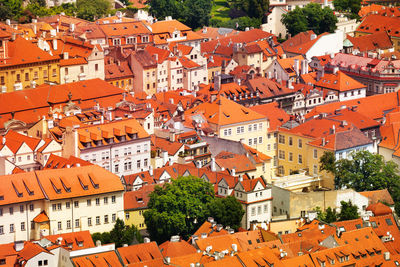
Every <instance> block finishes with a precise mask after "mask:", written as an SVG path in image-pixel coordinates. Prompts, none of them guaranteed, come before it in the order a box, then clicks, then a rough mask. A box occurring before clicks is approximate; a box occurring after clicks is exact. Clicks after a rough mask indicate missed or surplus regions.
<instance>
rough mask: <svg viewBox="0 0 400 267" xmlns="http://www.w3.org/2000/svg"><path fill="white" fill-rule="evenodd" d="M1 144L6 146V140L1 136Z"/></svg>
mask: <svg viewBox="0 0 400 267" xmlns="http://www.w3.org/2000/svg"><path fill="white" fill-rule="evenodd" d="M1 143H2V144H3V145H5V144H6V138H5V137H4V136H3V138H2V139H1Z"/></svg>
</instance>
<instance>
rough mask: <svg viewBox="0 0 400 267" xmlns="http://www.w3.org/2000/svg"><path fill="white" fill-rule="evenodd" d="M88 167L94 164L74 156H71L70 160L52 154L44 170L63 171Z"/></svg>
mask: <svg viewBox="0 0 400 267" xmlns="http://www.w3.org/2000/svg"><path fill="white" fill-rule="evenodd" d="M87 165H93V164H92V163H90V162H88V161H85V160H83V159H81V158H77V157H74V156H70V157H69V158H63V157H60V156H57V155H55V154H51V155H50V157H49V159H48V160H47V162H46V166H44V168H43V169H62V168H68V167H78V166H87Z"/></svg>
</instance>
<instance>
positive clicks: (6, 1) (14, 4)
mask: <svg viewBox="0 0 400 267" xmlns="http://www.w3.org/2000/svg"><path fill="white" fill-rule="evenodd" d="M22 2H23V0H2V1H0V7H1V8H0V9H1V10H2V11H1V12H2V13H4V12H5V11H8V12H9V13H8V14H5V16H4V17H3V16H2V17H1V19H7V18H10V19H11V18H13V19H18V18H19V17H20V16H21V14H22Z"/></svg>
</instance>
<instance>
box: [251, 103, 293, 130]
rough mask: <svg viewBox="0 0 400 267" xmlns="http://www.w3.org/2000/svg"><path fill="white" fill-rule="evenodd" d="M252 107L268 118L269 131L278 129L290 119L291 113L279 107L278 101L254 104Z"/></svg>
mask: <svg viewBox="0 0 400 267" xmlns="http://www.w3.org/2000/svg"><path fill="white" fill-rule="evenodd" d="M250 109H251V110H254V111H255V112H258V113H260V114H262V115H264V116H265V117H267V118H268V121H269V131H276V130H277V129H278V128H279V127H281V126H282V125H283V124H285V123H286V122H287V121H289V119H290V116H289V114H287V113H286V112H285V111H284V110H283V109H281V108H279V104H278V103H276V102H272V103H268V104H262V105H256V106H252V107H250Z"/></svg>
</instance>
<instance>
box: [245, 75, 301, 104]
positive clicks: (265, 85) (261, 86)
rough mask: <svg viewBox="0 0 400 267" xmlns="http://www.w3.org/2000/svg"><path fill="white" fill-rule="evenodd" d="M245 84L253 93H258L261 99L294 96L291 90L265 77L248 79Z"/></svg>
mask: <svg viewBox="0 0 400 267" xmlns="http://www.w3.org/2000/svg"><path fill="white" fill-rule="evenodd" d="M247 84H248V85H249V87H250V88H251V89H252V90H253V92H258V93H259V94H260V98H261V99H266V98H274V97H279V96H284V95H289V94H294V91H293V90H292V89H289V88H288V87H286V86H284V85H283V84H280V83H278V82H276V81H274V80H271V79H268V78H265V77H258V78H254V79H250V80H248V81H247Z"/></svg>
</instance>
